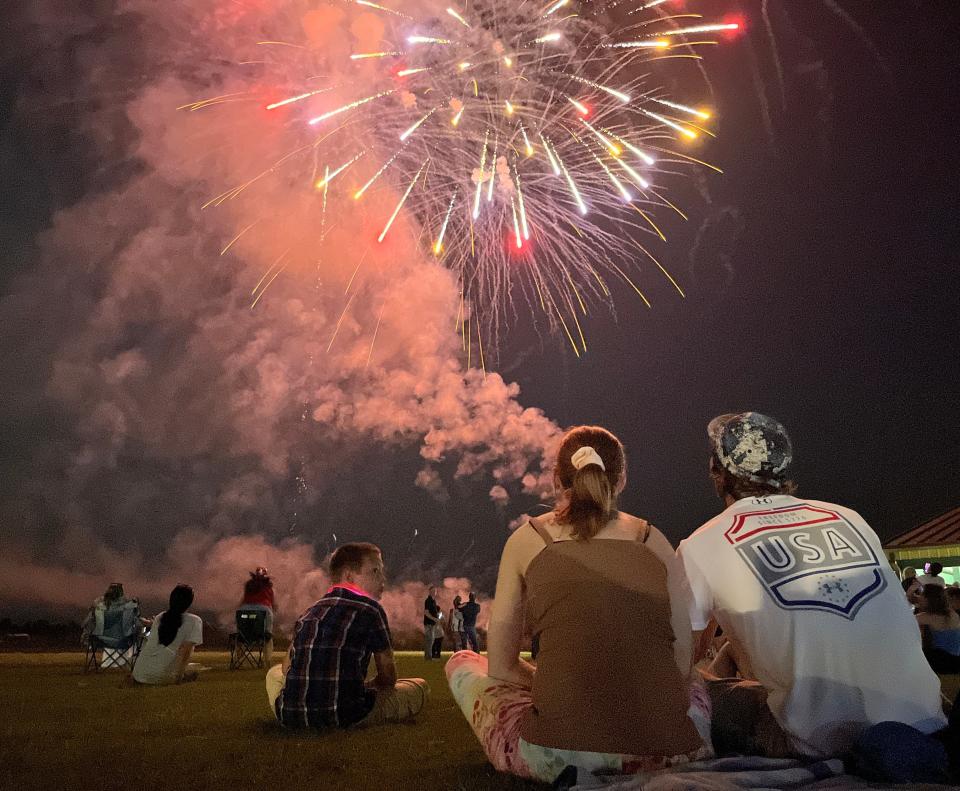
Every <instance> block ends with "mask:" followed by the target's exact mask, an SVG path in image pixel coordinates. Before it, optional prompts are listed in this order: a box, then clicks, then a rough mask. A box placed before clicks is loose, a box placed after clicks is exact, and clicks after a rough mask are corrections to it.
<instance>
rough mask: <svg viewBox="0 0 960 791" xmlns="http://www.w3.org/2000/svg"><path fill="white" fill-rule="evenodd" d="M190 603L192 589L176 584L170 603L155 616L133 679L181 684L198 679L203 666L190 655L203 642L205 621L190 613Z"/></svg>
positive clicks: (191, 601) (141, 681)
mask: <svg viewBox="0 0 960 791" xmlns="http://www.w3.org/2000/svg"><path fill="white" fill-rule="evenodd" d="M191 604H193V588H191V587H190V586H189V585H183V584H181V585H177V587H175V588H174V589H173V590H172V591H171V592H170V606H169V607H168V608H167V609H166V610H164V611H163V612H162V613H160V614H159V615H158V616H157V617H156V618H154V619H153V629H152V630H151V631H150V635H149V636H148V637H147V641H146V643H145V644H144V646H143V649H142V650H141V651H140V656H138V657H137V663H136V664H135V665H134V666H133V680H134V681H136V682H138V683H140V684H180V683H181V682H184V681H193V680H194V679H196V677H197V673H198V672H199V671H200V669H201V666H200V665H198V664H194V663H191V662H190V658H191V657H192V656H193V649H194V648H195V647H196V646H198V645H200V644H201V643H202V642H203V621H202V620H200V618H199V616H196V615H194V614H193V613H190V612H187V610H189V609H190V605H191Z"/></svg>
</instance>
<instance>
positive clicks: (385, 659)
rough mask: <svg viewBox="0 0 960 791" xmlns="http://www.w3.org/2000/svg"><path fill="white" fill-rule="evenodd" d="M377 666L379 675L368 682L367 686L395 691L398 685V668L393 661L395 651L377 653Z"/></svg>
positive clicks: (375, 656) (375, 658) (375, 657)
mask: <svg viewBox="0 0 960 791" xmlns="http://www.w3.org/2000/svg"><path fill="white" fill-rule="evenodd" d="M373 661H374V662H376V664H377V675H376V676H375V677H374V678H373V679H371V680H370V681H369V682H367V685H368V686H370V687H374V688H376V689H393V688H394V687H395V686H396V685H397V666H396V664H395V663H394V661H393V649H392V648H387V649H386V650H385V651H377V652H376V653H374V655H373Z"/></svg>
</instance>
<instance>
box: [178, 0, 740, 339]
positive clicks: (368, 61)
mask: <svg viewBox="0 0 960 791" xmlns="http://www.w3.org/2000/svg"><path fill="white" fill-rule="evenodd" d="M674 2H675V0H624V2H619V3H618V2H616V0H613V2H611V3H608V4H606V5H603V4H600V3H597V2H573V1H572V0H553V2H548V3H542V2H541V3H537V2H534V1H533V0H521V2H519V4H517V3H516V2H510V1H509V0H466V2H458V3H456V4H455V5H450V4H448V3H447V2H436V3H433V2H418V3H407V4H401V3H399V2H397V0H385V3H394V4H395V5H396V7H390V6H389V5H387V4H379V3H372V2H366V0H341V3H340V5H341V6H342V7H343V8H344V9H345V10H346V11H350V10H351V9H352V12H353V13H354V14H358V13H362V14H364V15H371V14H372V15H374V16H375V19H376V22H375V26H374V27H375V29H376V31H377V34H376V36H374V38H375V39H376V46H375V47H373V48H363V47H356V48H354V50H353V51H351V52H349V53H346V52H340V53H339V54H338V52H337V47H323V48H318V47H311V46H310V45H309V42H306V43H305V42H298V41H293V42H286V41H275V40H271V41H266V42H260V44H262V45H263V46H264V48H265V50H266V54H265V55H264V56H263V58H262V59H260V60H258V61H256V62H255V63H256V65H257V68H258V69H259V70H260V73H259V74H258V75H257V83H258V84H259V85H269V86H271V87H270V91H269V94H270V95H269V100H266V99H265V100H264V101H263V102H262V107H263V109H264V110H265V111H266V112H268V113H271V114H273V113H276V114H282V115H283V119H284V123H285V124H287V126H288V127H289V128H291V129H293V130H295V134H296V135H297V137H298V140H297V146H296V147H295V148H294V149H293V150H291V151H278V152H277V157H278V159H277V161H276V162H274V163H272V164H271V165H270V167H269V168H268V169H267V170H266V171H265V172H264V173H263V174H261V175H260V176H257V177H256V178H254V179H252V180H251V181H249V182H247V183H245V184H243V185H240V186H239V187H236V188H234V189H232V190H229V191H227V192H225V193H223V194H222V195H220V196H218V197H217V198H216V199H214V201H212V202H211V203H212V204H220V203H222V202H223V201H225V200H229V199H232V198H234V197H236V196H238V195H239V194H240V192H243V191H245V190H247V189H248V188H249V187H250V186H251V185H253V184H254V183H255V182H256V181H257V180H258V179H260V178H262V177H264V176H266V175H268V174H270V173H272V172H274V171H275V170H276V169H277V168H278V167H280V166H287V165H294V164H295V163H297V162H300V163H304V162H306V163H308V165H309V168H310V170H311V173H312V174H317V173H322V174H323V175H322V178H319V179H318V178H316V175H313V176H312V178H311V184H310V186H311V187H312V188H313V189H314V190H315V191H317V195H318V197H317V199H318V200H322V201H323V205H324V207H326V206H327V201H331V202H338V203H337V206H338V209H337V210H339V211H347V210H350V206H351V205H356V204H357V203H359V202H362V201H364V200H367V199H368V198H369V196H370V195H372V194H375V193H376V192H377V191H380V190H383V191H385V192H386V193H387V194H392V195H397V196H400V197H399V199H398V200H397V201H396V202H395V204H394V208H393V209H392V212H388V213H387V214H386V215H385V216H384V217H383V218H382V220H381V222H380V225H379V233H378V234H376V233H375V234H373V235H372V236H373V238H372V240H371V243H374V244H382V243H383V242H384V241H385V240H386V239H387V238H388V237H389V235H390V233H391V229H392V227H393V224H394V221H395V220H396V218H397V216H398V214H399V213H400V212H402V211H405V212H407V213H409V214H410V215H411V216H412V217H415V218H416V220H417V223H418V225H419V228H420V229H421V246H422V249H423V251H424V253H425V254H427V255H431V256H433V257H435V258H436V259H437V261H438V262H440V263H441V264H442V265H444V266H446V267H448V268H449V269H451V270H452V271H453V272H455V273H456V275H457V277H458V278H459V281H460V290H461V293H462V295H463V301H464V304H466V305H470V306H472V308H473V310H472V311H470V310H466V309H464V310H462V311H461V317H462V322H463V327H462V329H465V328H466V327H467V325H468V314H470V313H471V312H472V313H474V314H476V313H478V312H479V313H482V314H483V315H484V316H485V319H486V320H488V321H489V323H490V324H492V325H494V326H496V325H498V324H499V321H500V317H501V315H502V312H503V309H504V307H506V306H508V305H513V304H514V302H515V300H516V297H517V295H518V294H520V295H522V297H523V298H524V299H525V300H526V302H527V304H528V305H529V306H530V307H531V308H533V309H539V310H543V311H544V312H546V314H547V315H548V316H549V320H550V323H551V325H552V326H553V327H555V328H557V329H558V330H560V331H562V334H563V335H564V336H565V337H566V338H567V340H569V342H570V345H571V346H572V347H573V349H574V351H575V352H577V353H578V354H579V353H581V352H582V351H584V350H585V349H586V342H585V340H584V334H583V331H582V328H581V325H580V318H578V313H579V314H580V316H583V315H585V314H586V313H587V312H588V307H589V305H591V304H594V303H596V302H598V301H606V300H608V299H609V298H610V294H611V291H610V287H609V285H608V279H609V278H619V279H621V280H623V281H624V282H626V283H628V284H629V285H630V286H631V287H632V288H633V289H634V290H635V291H636V292H637V294H638V295H639V296H640V297H641V299H642V300H643V301H644V303H645V304H647V305H649V302H648V300H647V298H646V296H645V295H644V293H643V291H642V290H641V289H640V287H639V286H638V285H637V283H636V281H635V279H637V280H638V279H639V275H641V274H642V273H641V272H640V270H641V269H642V268H643V265H644V264H646V263H652V264H655V265H656V267H657V268H656V269H655V270H653V271H655V272H656V273H657V276H658V277H663V276H666V277H667V278H668V280H669V282H670V283H671V284H672V285H673V287H675V288H676V289H677V291H678V292H679V293H680V294H681V295H682V293H683V292H682V291H681V289H680V287H679V286H678V285H677V284H676V282H675V281H674V280H673V278H672V277H670V275H669V274H668V273H667V272H666V270H665V269H664V268H663V267H662V266H661V265H660V263H659V262H658V261H657V260H656V259H655V258H654V256H653V255H652V254H651V253H650V252H649V251H648V250H647V248H646V247H645V240H646V239H654V238H655V239H661V240H662V239H663V238H664V234H663V232H662V231H661V229H660V227H659V225H658V221H657V219H656V216H657V214H658V213H660V212H663V211H669V212H673V213H675V214H676V215H679V216H680V217H684V215H683V213H682V212H681V211H680V209H679V208H677V207H676V206H675V205H674V204H673V203H671V202H670V201H669V200H668V199H667V198H666V197H665V196H664V194H663V186H664V185H663V181H665V180H666V179H667V178H668V177H669V175H670V174H668V173H666V172H665V169H664V168H662V163H665V162H668V163H670V168H671V169H674V170H675V168H676V166H677V165H678V164H689V165H692V166H694V167H699V166H703V165H705V163H703V162H700V161H699V160H698V159H696V158H695V157H694V156H693V155H692V153H691V152H690V151H689V149H688V146H689V145H690V144H691V141H695V140H697V139H698V138H700V137H701V136H702V135H704V134H706V135H710V132H709V130H708V129H707V128H706V126H705V125H706V124H707V123H708V122H709V120H710V118H711V113H710V111H709V110H707V109H706V108H704V107H702V106H700V105H698V104H697V103H696V102H690V101H689V100H681V99H680V98H678V97H676V96H672V95H670V94H669V93H668V92H667V91H665V90H664V89H662V88H660V87H658V85H657V84H655V83H653V82H652V77H651V73H650V72H651V70H652V69H653V68H654V65H653V64H654V62H656V61H670V60H673V59H677V58H681V59H691V58H692V59H699V58H700V55H699V54H698V51H699V47H702V46H704V45H707V44H715V43H716V38H711V36H715V35H724V34H726V33H728V32H729V31H732V30H736V29H737V28H738V26H739V23H737V22H734V21H730V20H723V19H705V18H703V17H702V16H701V15H699V14H696V13H693V12H692V11H691V10H690V8H689V6H690V5H692V3H690V2H685V3H683V4H682V8H680V7H679V6H680V3H676V5H677V6H678V7H677V8H675V9H671V8H670V6H671V5H673V4H674ZM617 6H618V8H617V11H616V16H617V18H618V19H620V20H627V24H626V25H621V26H619V27H615V25H614V23H613V22H612V21H611V20H612V17H611V11H612V9H613V8H614V7H617ZM358 24H359V23H358ZM351 29H355V28H351ZM692 37H693V38H692ZM370 38H371V37H370V36H364V37H363V42H362V43H364V44H366V43H369V41H370ZM694 39H696V40H694ZM358 43H359V37H358ZM338 57H339V58H340V59H341V60H342V61H343V63H342V64H340V63H338V64H332V63H331V60H332V59H336V58H338ZM350 69H352V71H350ZM331 72H333V73H336V74H337V75H338V76H337V77H336V78H329V79H328V78H323V77H318V76H317V75H318V74H323V73H331ZM344 74H348V75H350V76H349V78H344V76H343V75H344ZM324 81H326V82H327V83H328V84H324ZM251 95H252V94H251ZM221 99H222V100H224V101H232V100H233V99H234V96H233V95H231V96H227V97H218V99H211V100H204V101H201V102H198V103H195V104H192V105H189V106H188V107H189V108H190V109H200V108H202V107H207V106H210V105H212V104H217V103H218V101H220V100H221ZM630 262H643V263H642V264H641V263H630ZM631 270H634V271H631ZM278 273H279V270H278ZM631 274H633V275H634V277H633V278H632V277H631ZM272 276H273V277H276V274H273V275H272ZM264 282H266V283H267V285H269V283H270V282H272V280H270V278H269V277H265V281H264ZM263 288H265V286H264V287H263ZM258 294H259V295H258V296H257V299H259V298H260V296H262V289H261V290H260V291H259V292H258Z"/></svg>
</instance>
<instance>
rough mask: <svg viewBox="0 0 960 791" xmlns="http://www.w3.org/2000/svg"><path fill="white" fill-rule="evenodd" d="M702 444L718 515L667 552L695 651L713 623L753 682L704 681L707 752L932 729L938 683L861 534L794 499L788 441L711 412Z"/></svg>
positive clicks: (744, 417)
mask: <svg viewBox="0 0 960 791" xmlns="http://www.w3.org/2000/svg"><path fill="white" fill-rule="evenodd" d="M708 434H709V437H710V444H711V451H712V455H711V460H710V476H711V478H712V479H713V483H714V486H715V488H716V491H717V494H718V495H719V496H720V498H721V499H722V500H723V501H724V503H725V505H726V510H724V511H723V512H722V513H721V514H720V515H719V516H716V517H714V518H713V519H711V520H710V521H709V522H707V523H706V524H705V525H703V526H702V527H701V528H700V529H699V530H697V531H696V532H695V533H694V534H693V535H691V536H690V537H689V538H687V539H686V540H684V541H682V542H681V543H680V546H679V548H678V549H677V554H678V556H679V557H680V559H681V561H682V562H683V565H684V569H685V571H686V576H687V584H688V585H689V588H690V599H691V612H690V615H691V621H692V624H693V628H694V630H695V640H696V638H698V637H699V636H701V633H702V631H703V630H705V629H706V628H707V626H708V623H710V622H711V618H713V619H715V621H716V623H717V624H719V626H720V627H721V628H722V629H723V633H724V635H726V636H727V637H729V638H730V640H731V643H732V647H733V648H734V649H735V650H734V651H733V654H734V655H736V654H737V653H740V654H741V656H743V657H744V660H745V661H744V662H743V663H742V664H743V665H744V666H745V667H749V669H750V670H749V672H750V674H751V675H752V676H753V677H755V679H756V680H755V681H752V680H747V681H743V680H739V679H715V680H714V681H713V682H712V683H711V685H710V686H711V698H712V701H713V704H714V713H713V737H714V742H715V745H714V746H715V747H716V749H717V751H718V752H741V753H748V754H766V755H771V756H775V755H804V756H816V757H823V756H828V755H839V754H840V753H842V752H844V751H846V750H848V749H849V748H850V747H851V746H852V745H853V743H854V741H855V740H856V739H857V737H858V736H859V735H860V734H861V733H862V732H863V731H864V730H865V729H866V728H867V727H869V726H871V725H874V724H876V723H879V722H884V721H894V722H900V723H905V724H907V725H911V726H913V727H914V728H917V729H918V730H920V731H922V732H923V733H932V732H934V731H937V730H939V729H941V728H943V727H944V726H945V725H946V720H945V718H944V716H943V713H942V708H941V704H940V684H939V680H938V679H937V677H936V676H935V675H934V674H933V671H931V670H930V667H929V665H928V664H927V662H926V660H925V659H924V657H923V652H922V650H921V644H920V633H919V631H918V629H917V625H916V623H915V622H914V619H913V618H912V616H911V615H910V612H909V610H908V609H907V608H905V607H904V606H903V593H902V590H901V587H900V584H899V581H898V580H897V578H896V577H895V576H894V574H893V572H892V571H891V569H890V567H889V566H888V564H887V563H886V560H885V558H884V554H883V550H882V547H881V545H880V541H879V539H878V538H877V536H876V534H875V533H874V532H873V530H872V529H871V528H870V526H869V525H868V524H867V523H866V522H865V521H864V520H863V518H862V517H861V516H860V515H859V514H857V513H856V512H854V511H851V510H850V509H849V508H844V507H842V506H839V505H833V504H831V503H825V502H820V501H816V500H808V499H805V498H804V499H800V498H797V497H795V496H794V492H795V491H796V486H795V485H794V483H793V481H792V480H791V479H790V466H791V462H792V457H793V452H792V447H791V443H790V438H789V436H788V435H787V432H786V430H785V429H784V428H783V426H782V425H780V423H778V422H777V421H776V420H774V419H773V418H770V417H767V416H766V415H761V414H759V413H757V412H743V413H740V414H729V415H721V416H720V417H718V418H715V419H714V420H712V421H711V422H710V425H709V427H708ZM701 642H705V641H701Z"/></svg>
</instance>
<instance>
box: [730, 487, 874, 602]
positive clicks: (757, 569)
mask: <svg viewBox="0 0 960 791" xmlns="http://www.w3.org/2000/svg"><path fill="white" fill-rule="evenodd" d="M724 537H725V538H726V539H727V541H728V542H729V543H730V544H731V545H732V546H733V547H734V548H735V549H736V551H737V553H738V554H739V555H740V557H741V559H742V560H743V561H744V563H746V564H747V566H748V567H749V568H750V570H751V571H752V572H753V574H754V576H755V577H756V578H757V579H758V580H759V581H760V584H761V585H763V587H764V589H765V590H766V591H767V593H769V594H770V596H771V597H772V598H773V600H774V601H775V602H776V603H777V605H778V606H779V607H782V608H783V609H787V610H819V611H821V612H831V613H834V614H836V615H840V616H843V617H844V618H847V619H849V620H853V619H854V617H856V614H857V612H858V611H859V610H860V608H861V607H863V605H864V604H866V603H867V602H868V601H870V599H872V598H873V597H874V596H876V595H878V594H879V593H880V592H881V591H883V590H884V589H885V588H886V586H887V580H886V575H885V574H884V573H883V568H882V566H881V562H880V559H879V558H878V557H877V554H876V553H875V552H874V551H873V549H872V548H871V546H870V543H869V542H868V541H867V539H866V538H865V537H864V535H863V534H862V533H861V532H860V530H859V529H858V528H857V527H856V526H855V525H853V524H852V523H851V522H849V521H848V520H846V519H845V518H844V517H843V516H841V515H840V514H839V513H837V512H836V511H831V510H829V509H826V508H821V507H819V506H812V505H808V504H806V503H802V504H800V505H793V506H789V507H786V508H777V509H767V510H757V511H749V512H746V513H742V514H737V515H736V517H735V518H734V520H733V524H732V525H731V526H730V527H729V528H728V529H727V530H726V532H725V533H724Z"/></svg>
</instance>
